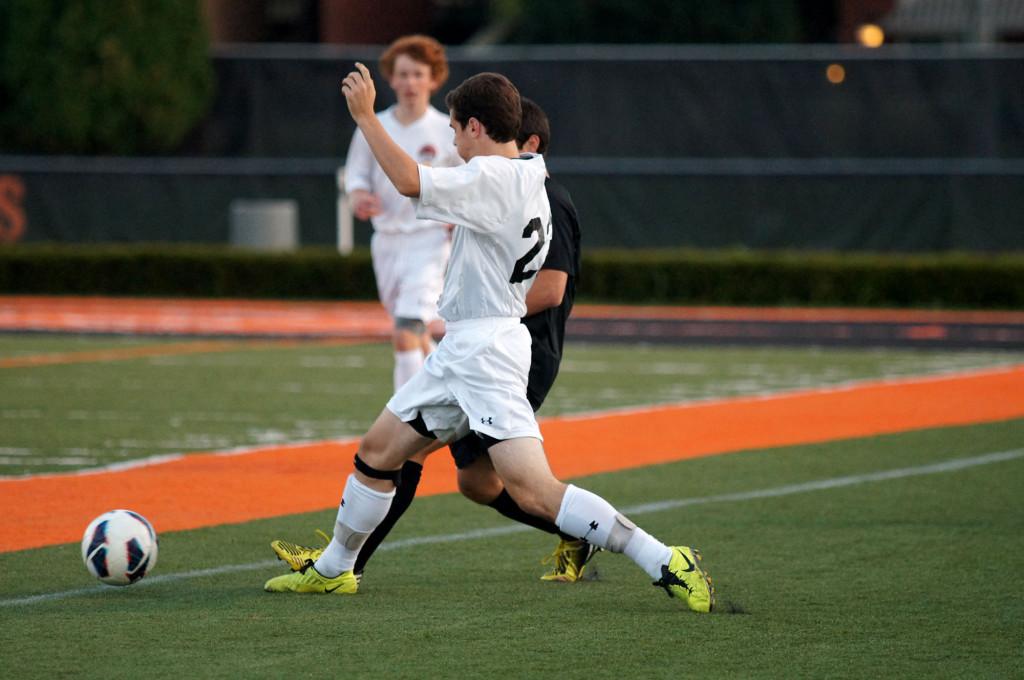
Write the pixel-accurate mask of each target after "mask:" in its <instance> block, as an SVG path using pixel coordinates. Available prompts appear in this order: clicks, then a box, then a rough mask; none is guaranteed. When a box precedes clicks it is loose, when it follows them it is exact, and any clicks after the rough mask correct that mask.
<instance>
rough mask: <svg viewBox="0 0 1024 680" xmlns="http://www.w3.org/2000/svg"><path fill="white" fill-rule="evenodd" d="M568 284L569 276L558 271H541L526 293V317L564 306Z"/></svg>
mask: <svg viewBox="0 0 1024 680" xmlns="http://www.w3.org/2000/svg"><path fill="white" fill-rule="evenodd" d="M568 282H569V274H567V273H566V272H563V271H559V270H557V269H541V270H540V271H539V272H537V274H536V277H535V278H534V281H533V285H532V286H530V290H528V291H526V316H533V315H534V314H536V313H537V312H543V311H544V310H545V309H549V308H551V307H557V306H558V305H560V304H562V298H563V297H565V286H566V284H568Z"/></svg>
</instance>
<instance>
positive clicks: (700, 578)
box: [653, 545, 715, 614]
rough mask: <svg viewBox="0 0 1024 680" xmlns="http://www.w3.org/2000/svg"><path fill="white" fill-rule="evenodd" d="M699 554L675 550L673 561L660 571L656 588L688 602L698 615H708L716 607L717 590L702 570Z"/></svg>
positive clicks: (689, 549) (675, 547)
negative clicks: (699, 613)
mask: <svg viewBox="0 0 1024 680" xmlns="http://www.w3.org/2000/svg"><path fill="white" fill-rule="evenodd" d="M700 560H701V558H700V551H699V550H696V549H694V548H688V547H686V546H685V545H679V546H672V558H671V559H670V560H669V562H668V564H667V565H664V566H662V568H661V579H660V580H658V581H655V582H654V584H653V585H656V586H659V587H661V588H664V589H665V592H666V593H668V596H669V597H676V598H679V599H680V600H683V601H684V602H686V604H687V606H688V607H689V608H690V609H692V610H693V611H695V612H701V613H705V614H706V613H708V612H710V611H711V610H712V609H714V607H715V586H714V585H713V584H712V583H711V577H709V576H708V575H707V574H706V573H705V572H704V570H703V569H702V568H701V563H700Z"/></svg>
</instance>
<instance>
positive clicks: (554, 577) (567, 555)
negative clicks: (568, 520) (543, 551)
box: [540, 539, 600, 583]
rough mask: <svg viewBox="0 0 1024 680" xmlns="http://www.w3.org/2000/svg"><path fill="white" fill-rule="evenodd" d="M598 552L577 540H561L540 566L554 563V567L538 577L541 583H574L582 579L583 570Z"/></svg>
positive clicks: (592, 546)
mask: <svg viewBox="0 0 1024 680" xmlns="http://www.w3.org/2000/svg"><path fill="white" fill-rule="evenodd" d="M598 550H600V548H598V547H597V546H594V545H591V544H589V543H587V542H586V541H584V540H583V539H579V540H576V541H566V540H562V541H559V542H558V547H557V548H555V552H553V553H551V554H550V555H548V556H547V557H545V558H544V559H543V560H541V564H550V563H551V562H554V563H555V566H554V567H553V568H552V569H551V571H549V572H548V573H546V574H544V575H543V576H541V577H540V580H541V581H559V582H562V583H575V582H576V581H579V580H581V579H582V578H583V570H584V569H586V567H587V562H589V561H590V558H591V557H593V556H594V554H595V553H597V551H598Z"/></svg>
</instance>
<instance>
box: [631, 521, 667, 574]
mask: <svg viewBox="0 0 1024 680" xmlns="http://www.w3.org/2000/svg"><path fill="white" fill-rule="evenodd" d="M623 553H624V554H625V555H626V557H628V558H629V559H631V560H633V561H634V562H636V565H637V566H638V567H640V568H641V569H643V570H644V571H646V572H647V575H648V576H650V577H651V578H652V579H654V580H658V579H659V578H661V567H662V566H663V565H666V564H668V561H669V560H670V559H672V548H669V547H668V546H667V545H665V544H664V543H662V542H661V541H659V540H658V539H656V538H655V537H654V536H651V535H650V534H649V533H647V532H646V531H644V530H643V529H641V528H640V527H637V528H636V529H633V537H632V538H631V539H629V543H627V544H626V549H625V550H623Z"/></svg>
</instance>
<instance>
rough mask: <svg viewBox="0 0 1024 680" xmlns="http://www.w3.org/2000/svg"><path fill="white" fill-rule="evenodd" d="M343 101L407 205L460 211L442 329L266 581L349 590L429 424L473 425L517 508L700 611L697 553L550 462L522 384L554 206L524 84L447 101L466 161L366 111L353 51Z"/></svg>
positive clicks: (438, 429) (708, 597) (481, 84)
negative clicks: (534, 293)
mask: <svg viewBox="0 0 1024 680" xmlns="http://www.w3.org/2000/svg"><path fill="white" fill-rule="evenodd" d="M342 92H343V93H344V94H345V98H346V101H347V103H348V107H349V112H350V113H351V115H352V118H353V119H354V120H355V121H356V124H357V125H358V126H359V129H360V130H361V131H362V132H363V134H364V135H365V137H366V140H367V143H368V144H369V145H370V148H371V149H372V150H373V154H374V156H375V157H376V159H377V161H378V162H379V163H380V165H381V168H383V170H384V172H385V173H386V174H387V176H388V177H389V178H390V179H391V181H392V182H393V183H394V185H395V187H396V188H397V189H398V191H399V192H400V193H401V194H402V195H404V196H409V197H411V198H414V199H416V214H417V215H418V216H420V217H424V218H433V219H437V220H441V221H449V222H452V223H454V224H455V225H456V227H455V240H454V243H453V247H452V258H451V261H450V262H449V266H448V271H447V273H446V275H445V283H444V291H443V293H442V297H441V301H440V314H441V316H442V318H444V319H445V321H446V329H447V330H446V334H445V337H444V339H442V340H441V343H440V345H438V348H437V350H436V351H435V352H433V353H432V354H431V355H430V356H429V357H428V358H427V360H426V362H425V364H424V367H423V370H421V371H420V372H419V373H417V374H416V375H415V376H413V378H412V379H411V380H410V381H409V382H408V383H406V384H405V385H404V386H403V387H402V388H401V389H399V390H398V392H396V393H395V395H394V396H393V397H392V398H391V400H390V401H388V404H387V407H386V408H385V409H384V410H383V411H382V412H381V414H380V415H379V416H378V417H377V420H376V422H374V424H373V425H372V426H371V427H370V431H369V432H367V434H366V436H365V437H364V438H363V441H362V443H361V444H360V447H359V452H358V453H357V454H356V459H355V464H356V470H355V472H353V473H352V474H351V475H350V476H349V478H348V480H347V482H346V485H345V490H344V492H343V494H342V500H341V506H340V507H339V509H338V516H337V520H336V521H335V526H334V536H333V538H332V539H331V541H330V543H329V544H328V545H327V547H326V548H325V549H324V552H323V554H322V555H321V556H320V558H319V559H317V560H316V562H315V563H313V564H311V565H309V567H308V568H306V569H305V570H303V571H297V572H292V573H289V574H286V575H284V576H277V577H275V578H272V579H270V580H269V581H267V582H266V584H265V585H264V589H265V590H267V591H270V592H299V593H335V594H346V593H355V592H356V591H357V589H358V582H357V580H356V577H355V575H354V573H353V571H352V568H353V565H354V564H355V560H356V557H357V555H358V553H359V549H360V547H361V546H362V544H363V542H364V541H365V540H366V537H367V535H369V533H370V532H372V531H373V530H374V528H375V527H376V526H377V525H378V524H379V523H380V521H381V520H382V519H383V518H384V516H385V515H386V514H387V512H388V508H389V506H390V504H391V499H392V497H393V496H394V495H395V486H396V483H398V482H399V481H400V479H399V474H398V471H399V470H400V469H401V466H402V464H403V463H404V462H405V461H406V460H408V459H409V457H410V456H412V455H414V454H416V453H417V452H418V451H421V450H422V449H424V448H425V447H427V446H428V445H430V444H431V443H432V442H433V440H434V439H435V438H437V439H440V440H442V441H451V440H453V439H455V438H457V437H459V436H461V435H463V434H465V433H466V432H468V431H469V430H470V429H472V430H473V431H474V432H476V433H477V434H478V435H479V436H481V437H482V438H483V439H484V440H485V441H486V442H487V443H488V445H489V448H488V453H489V454H490V457H491V462H492V464H493V466H494V469H495V471H496V472H497V474H498V476H499V477H500V478H501V480H502V482H503V483H504V485H505V488H506V489H507V490H508V493H509V494H510V495H511V496H512V497H513V499H515V501H516V502H517V503H518V504H519V505H520V507H522V508H523V510H525V511H526V512H528V513H530V514H533V515H537V516H539V517H543V518H545V519H548V520H550V521H553V522H554V523H555V524H556V525H557V526H558V528H559V529H560V530H561V531H563V532H565V533H566V534H569V535H571V536H577V537H579V538H582V539H585V540H587V541H589V542H590V543H591V544H593V545H596V546H598V547H601V548H604V549H605V550H608V551H610V552H618V553H625V554H626V555H627V556H628V557H630V558H631V559H632V560H633V561H634V562H636V564H637V565H638V566H639V567H640V568H641V569H643V570H644V571H645V572H646V573H647V574H648V575H649V576H650V577H651V578H654V579H658V580H657V581H656V582H655V585H658V586H661V587H663V588H664V589H665V591H666V592H667V593H668V594H669V596H671V597H676V598H679V599H681V600H683V601H684V602H685V603H686V604H687V606H689V607H690V609H692V610H694V611H698V612H708V611H710V610H711V609H712V607H713V605H714V590H713V588H712V586H711V582H710V579H708V577H707V575H706V574H705V573H704V571H703V570H702V568H701V565H700V553H699V552H698V551H696V550H694V549H692V548H689V547H686V546H678V547H669V546H666V545H665V544H664V543H662V542H661V541H659V540H657V539H656V538H654V537H653V536H651V535H650V534H648V533H647V532H645V531H644V530H643V529H641V528H639V527H638V526H636V525H635V524H633V523H632V522H631V521H630V520H628V519H627V518H626V517H624V516H623V515H622V514H620V513H619V512H617V511H616V510H615V508H614V507H612V506H611V505H610V504H609V503H608V502H607V501H605V500H604V499H603V498H601V497H600V496H597V495H596V494H593V493H591V492H589V491H586V490H584V489H581V488H579V487H577V486H574V485H571V484H570V485H566V484H563V483H562V482H560V481H559V480H558V479H556V478H555V477H554V475H553V474H552V473H551V469H550V467H549V466H548V462H547V458H546V456H545V454H544V449H543V447H542V445H541V439H542V438H541V435H540V429H539V428H538V427H537V421H536V418H535V417H534V413H533V409H532V408H531V407H530V403H529V401H528V400H527V398H526V385H527V374H528V372H529V368H530V365H529V362H530V344H529V343H530V335H529V332H528V331H527V330H526V328H525V327H524V326H523V325H522V324H521V323H520V318H521V317H522V316H523V315H524V314H525V312H526V304H525V298H526V291H527V289H528V287H529V286H530V285H531V283H532V278H533V276H534V275H535V274H536V272H537V270H538V269H539V268H540V265H541V264H542V263H543V261H544V258H545V256H546V254H547V241H548V238H549V237H550V233H551V210H550V206H549V204H548V199H547V195H546V193H545V190H544V179H545V175H546V170H545V166H544V159H543V157H542V156H530V157H520V156H519V154H518V151H517V149H516V144H515V137H516V133H517V131H518V128H519V124H520V119H521V116H522V113H521V105H520V97H519V92H518V91H517V90H516V88H515V87H514V86H513V85H512V83H510V82H509V81H508V79H506V78H505V77H504V76H501V75H498V74H494V73H481V74H478V75H476V76H473V77H471V78H468V79H466V80H465V81H464V82H463V83H462V84H461V85H459V87H457V88H456V89H455V90H453V91H452V92H450V93H449V94H448V96H447V97H446V103H447V104H448V108H449V111H450V116H451V126H452V129H453V130H454V131H455V146H456V148H457V149H458V152H459V155H460V156H461V157H462V158H463V159H464V160H465V161H466V165H464V166H459V167H455V168H429V167H426V166H421V165H417V163H416V161H415V160H413V159H412V158H410V157H409V156H408V154H406V153H405V152H404V151H402V149H401V147H399V146H398V145H397V144H396V143H395V142H394V141H393V140H392V139H391V138H390V137H389V136H388V134H387V131H386V130H384V128H383V126H382V125H381V124H380V121H379V120H378V119H377V118H376V116H374V115H373V101H374V98H375V90H374V85H373V80H372V78H371V77H370V72H369V71H368V70H367V68H366V67H365V66H363V65H362V64H356V71H353V72H352V73H349V74H348V76H346V77H345V79H344V80H343V82H342Z"/></svg>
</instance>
